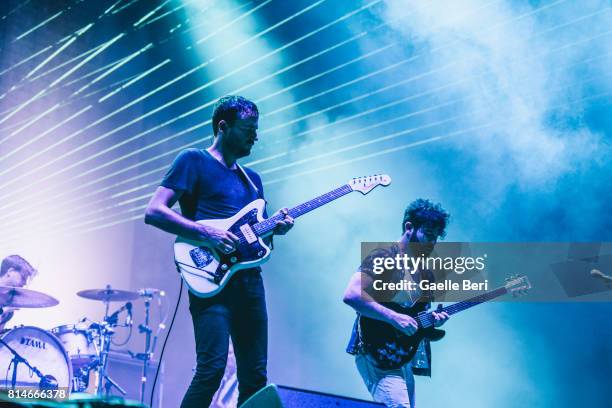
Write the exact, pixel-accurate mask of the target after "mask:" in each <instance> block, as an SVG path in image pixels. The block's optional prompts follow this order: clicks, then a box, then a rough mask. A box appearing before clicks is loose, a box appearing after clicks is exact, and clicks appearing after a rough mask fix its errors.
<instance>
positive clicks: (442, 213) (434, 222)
mask: <svg viewBox="0 0 612 408" xmlns="http://www.w3.org/2000/svg"><path fill="white" fill-rule="evenodd" d="M449 218H450V214H449V213H448V212H446V210H444V208H442V205H440V203H437V204H434V203H433V202H432V201H430V200H426V199H423V198H418V199H416V200H414V201H413V202H412V203H410V205H408V207H406V211H404V220H403V221H402V233H405V232H406V222H408V221H410V223H411V224H412V226H413V228H415V229H419V228H420V227H422V226H425V227H428V228H431V229H434V230H435V231H436V232H437V233H438V236H439V237H440V238H444V236H445V235H446V225H447V224H448V219H449Z"/></svg>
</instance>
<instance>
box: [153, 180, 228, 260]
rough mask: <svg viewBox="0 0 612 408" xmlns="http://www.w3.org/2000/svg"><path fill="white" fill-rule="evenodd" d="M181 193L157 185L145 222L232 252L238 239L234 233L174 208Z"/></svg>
mask: <svg viewBox="0 0 612 408" xmlns="http://www.w3.org/2000/svg"><path fill="white" fill-rule="evenodd" d="M181 194H182V193H181V192H179V191H175V190H172V189H171V188H167V187H163V186H160V187H157V190H155V194H153V197H152V198H151V201H149V204H148V206H147V209H146V210H145V223H146V224H150V225H153V226H155V227H157V228H159V229H161V230H163V231H166V232H169V233H171V234H176V235H180V236H182V237H185V238H188V239H193V240H196V241H202V242H204V243H207V244H209V245H210V246H211V247H215V248H216V249H218V250H220V251H223V252H226V253H227V252H231V251H232V250H233V249H234V242H237V241H238V238H237V237H236V236H235V235H234V234H232V233H231V232H229V231H223V230H220V229H217V228H212V227H209V226H205V225H202V224H198V223H197V222H195V221H191V220H189V219H187V218H185V217H183V216H182V215H181V214H179V213H177V212H176V211H173V210H172V206H173V205H174V204H175V203H176V202H177V201H178V200H179V198H180V197H181Z"/></svg>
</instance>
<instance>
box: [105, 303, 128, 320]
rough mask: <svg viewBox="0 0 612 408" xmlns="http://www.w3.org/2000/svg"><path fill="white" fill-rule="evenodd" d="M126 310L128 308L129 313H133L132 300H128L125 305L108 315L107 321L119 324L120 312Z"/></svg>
mask: <svg viewBox="0 0 612 408" xmlns="http://www.w3.org/2000/svg"><path fill="white" fill-rule="evenodd" d="M124 310H128V313H129V314H130V315H131V313H132V302H127V303H126V304H125V305H123V306H121V307H120V308H119V309H117V310H116V311H115V312H114V313H113V314H112V315H110V316H108V319H107V320H106V321H107V322H109V323H110V324H113V325H115V324H117V318H118V317H119V313H121V312H123V311H124ZM130 317H131V316H130Z"/></svg>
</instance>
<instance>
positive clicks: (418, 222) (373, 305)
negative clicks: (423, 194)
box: [344, 199, 449, 408]
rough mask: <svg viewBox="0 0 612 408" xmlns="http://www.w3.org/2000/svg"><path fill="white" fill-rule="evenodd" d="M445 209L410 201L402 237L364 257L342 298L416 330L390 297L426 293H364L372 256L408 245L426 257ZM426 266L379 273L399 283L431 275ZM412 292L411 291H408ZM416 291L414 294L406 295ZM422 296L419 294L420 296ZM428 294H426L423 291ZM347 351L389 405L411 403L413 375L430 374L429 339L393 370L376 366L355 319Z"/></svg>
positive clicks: (440, 231)
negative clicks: (363, 341) (420, 268)
mask: <svg viewBox="0 0 612 408" xmlns="http://www.w3.org/2000/svg"><path fill="white" fill-rule="evenodd" d="M448 218H449V214H448V213H447V212H446V211H445V210H444V209H443V208H442V207H441V206H440V204H434V203H432V202H431V201H429V200H424V199H418V200H415V201H414V202H412V203H411V204H410V205H409V206H408V208H406V211H405V212H404V218H403V221H402V236H401V237H400V239H399V241H398V242H397V243H395V244H393V245H392V246H391V247H390V248H379V249H376V250H374V251H373V253H370V254H369V255H368V256H367V257H366V258H365V259H364V260H363V262H362V264H361V265H360V267H359V269H358V270H357V272H355V273H354V274H353V276H352V277H351V280H350V282H349V284H348V287H347V288H346V291H345V293H344V302H345V303H346V304H348V305H349V306H351V307H352V308H353V309H355V310H356V311H357V313H358V314H360V315H362V316H365V317H367V318H370V319H375V320H380V321H382V322H386V323H388V324H390V325H392V326H393V327H395V329H397V330H399V331H401V332H404V333H405V334H407V335H412V334H414V333H415V332H416V330H417V322H416V320H415V319H414V318H412V317H411V316H409V315H407V314H402V313H398V312H396V311H395V310H393V309H392V308H391V305H390V304H389V302H394V303H399V304H401V303H410V302H411V301H415V300H416V298H418V297H420V296H424V295H425V294H418V293H417V294H415V293H407V292H408V291H404V292H403V293H402V292H400V291H398V292H396V293H388V291H387V292H385V293H384V295H383V297H382V298H381V295H380V294H371V293H368V291H367V288H371V287H372V283H373V281H374V279H378V278H380V277H381V276H377V275H376V274H375V273H374V272H373V259H374V258H377V257H379V258H394V257H395V256H396V255H398V254H399V255H400V256H401V255H403V254H408V255H411V256H412V255H414V254H410V251H411V249H414V248H417V247H418V248H419V252H421V251H422V253H424V256H426V257H427V256H429V255H430V254H431V252H432V251H433V247H434V245H435V243H436V241H437V240H438V238H439V237H444V235H445V229H446V225H447V223H448ZM428 274H431V272H430V271H427V270H418V271H410V270H397V269H390V270H386V271H385V272H384V274H383V276H382V280H383V281H385V282H399V281H400V280H401V279H405V278H408V279H412V280H413V281H415V282H418V281H420V280H421V278H422V277H423V275H425V277H426V278H427V279H432V277H431V276H428ZM410 292H412V291H410ZM407 295H415V299H408V298H406V297H407ZM419 295H420V296H419ZM424 297H426V296H424ZM433 316H434V318H435V320H436V322H435V324H434V326H436V327H439V326H441V325H442V324H443V323H444V322H445V321H446V320H447V319H448V314H447V313H446V312H442V313H436V312H433ZM347 352H348V353H350V354H353V355H355V362H356V364H357V369H358V370H359V373H360V374H361V377H362V378H363V381H364V383H365V385H366V387H367V388H368V391H369V392H370V394H372V397H373V399H374V400H375V401H377V402H382V403H384V404H385V405H387V406H390V407H406V408H414V406H415V405H414V375H430V373H431V351H430V347H429V342H427V341H425V340H423V341H422V342H421V343H420V345H419V348H418V350H417V353H416V355H415V356H414V358H413V359H412V360H411V361H409V362H407V363H406V364H404V365H403V366H402V367H399V368H396V369H383V368H380V367H378V366H377V365H376V364H375V363H374V362H373V359H372V358H370V356H368V355H367V354H366V351H365V350H364V348H363V344H362V341H361V339H360V335H359V330H358V324H357V321H355V324H354V325H353V332H352V335H351V340H350V342H349V345H348V347H347Z"/></svg>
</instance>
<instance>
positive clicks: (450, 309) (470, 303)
mask: <svg viewBox="0 0 612 408" xmlns="http://www.w3.org/2000/svg"><path fill="white" fill-rule="evenodd" d="M507 292H508V290H507V289H506V287H505V286H502V287H500V288H497V289H494V290H492V291H490V292H486V293H482V294H480V295H477V296H474V297H471V298H469V299H466V300H462V301H461V302H457V303H454V304H452V305H449V306H446V307H443V308H442V310H441V311H442V312H446V313H448V314H449V315H453V314H455V313H458V312H461V311H463V310H466V309H469V308H471V307H474V306H476V305H479V304H481V303H484V302H488V301H489V300H492V299H495V298H496V297H499V296H501V295H504V294H506V293H507ZM436 312H437V310H436ZM416 320H417V321H418V322H419V325H420V326H421V327H431V326H433V324H434V322H435V321H436V319H435V318H434V317H433V315H432V314H431V312H429V313H424V314H421V315H419V316H418V317H417V318H416Z"/></svg>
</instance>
